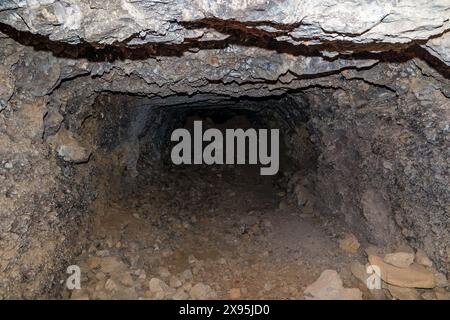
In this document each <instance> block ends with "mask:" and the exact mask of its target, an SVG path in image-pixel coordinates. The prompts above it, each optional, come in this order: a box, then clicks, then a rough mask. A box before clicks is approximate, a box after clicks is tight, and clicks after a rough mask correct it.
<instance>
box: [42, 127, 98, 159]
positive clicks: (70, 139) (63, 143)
mask: <svg viewBox="0 0 450 320" xmlns="http://www.w3.org/2000/svg"><path fill="white" fill-rule="evenodd" d="M48 142H49V144H50V145H51V146H52V147H53V148H54V149H55V150H56V152H57V153H58V155H59V156H60V157H62V158H63V159H64V161H68V162H74V163H82V162H87V161H88V160H89V157H90V156H91V151H89V150H88V149H87V148H86V147H84V146H83V145H82V144H81V143H80V142H79V141H78V140H77V139H76V138H75V136H74V134H73V133H72V132H70V131H68V130H67V129H60V130H59V131H58V133H57V134H56V135H54V136H51V137H49V138H48Z"/></svg>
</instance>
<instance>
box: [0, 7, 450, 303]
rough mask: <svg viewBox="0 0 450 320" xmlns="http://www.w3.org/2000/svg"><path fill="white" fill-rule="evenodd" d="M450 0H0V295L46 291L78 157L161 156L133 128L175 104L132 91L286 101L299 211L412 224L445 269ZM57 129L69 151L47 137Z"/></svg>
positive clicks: (130, 162)
mask: <svg viewBox="0 0 450 320" xmlns="http://www.w3.org/2000/svg"><path fill="white" fill-rule="evenodd" d="M449 10H450V3H449V2H448V1H447V0H440V1H384V2H377V1H347V2H341V1H333V0H331V1H296V0H292V1H281V2H280V1H270V0H268V1H266V0H264V1H261V0H254V1H253V0H249V1H244V2H242V1H238V2H236V1H211V0H209V1H183V0H179V1H175V2H168V3H162V2H160V1H150V0H143V1H125V0H121V1H108V2H104V1H94V0H90V1H81V0H72V1H53V0H37V1H2V2H1V4H0V23H1V24H0V31H1V33H0V66H1V67H0V123H1V126H0V191H1V193H0V194H1V198H0V234H1V237H0V248H2V249H0V268H1V270H0V271H1V272H0V297H36V296H42V295H43V294H45V293H46V292H49V290H50V288H51V287H52V286H53V285H54V282H56V281H55V280H54V277H53V273H54V272H57V271H60V270H62V268H63V266H64V261H69V260H70V257H71V256H72V255H73V254H74V253H75V252H76V251H77V250H80V249H81V248H82V246H83V242H84V241H85V237H84V232H85V231H87V229H88V221H89V219H91V218H92V216H91V215H90V211H89V210H88V208H89V206H90V205H91V204H92V202H93V199H94V198H95V197H96V195H97V194H98V193H100V191H98V190H97V191H96V190H95V185H94V182H93V176H95V172H96V171H97V170H98V168H97V167H96V164H94V162H93V161H88V160H89V159H90V156H92V157H94V158H95V157H96V156H99V155H100V154H101V152H100V151H98V150H101V149H102V148H103V149H104V150H107V152H109V154H110V155H112V157H113V158H114V159H118V161H117V162H118V163H120V165H123V166H125V167H127V168H128V170H129V171H133V172H135V170H136V162H137V158H138V157H139V155H140V154H141V153H142V152H144V151H145V152H147V153H149V154H152V156H154V158H155V159H157V158H158V157H159V155H158V148H159V146H154V145H151V144H146V145H145V146H146V147H148V146H149V145H151V146H152V147H148V148H149V149H148V150H147V149H142V148H141V146H140V145H139V143H138V140H139V139H140V138H141V137H142V136H145V134H146V133H145V132H146V131H145V130H146V129H148V128H147V127H146V126H145V125H144V122H145V121H147V122H151V123H152V124H154V125H155V126H157V127H159V128H160V129H159V130H160V131H151V130H150V131H151V132H152V133H151V134H154V135H153V136H152V135H151V134H147V135H146V136H145V139H147V141H157V140H158V139H161V136H162V134H163V133H164V132H166V131H168V130H169V128H170V127H171V126H172V125H173V124H171V117H172V116H171V114H170V113H168V114H165V115H163V116H161V113H157V112H154V111H153V110H154V109H148V108H141V107H142V106H143V105H146V106H151V107H152V108H155V110H156V109H157V108H164V107H165V106H180V105H181V106H184V107H187V108H189V107H190V106H194V105H195V106H196V107H198V106H208V105H217V104H221V105H227V104H231V103H234V102H233V101H235V100H236V99H239V98H240V99H242V98H243V97H245V98H246V99H248V98H258V99H261V98H267V99H269V98H270V99H280V97H282V99H284V100H282V101H283V108H281V111H279V112H280V114H281V116H280V117H281V118H283V119H289V127H291V128H294V129H295V130H294V131H295V132H296V134H293V135H291V136H290V137H289V139H288V141H286V144H287V145H289V146H290V150H291V151H292V155H293V158H294V159H297V161H298V162H299V163H303V162H304V161H309V160H307V158H308V156H307V155H305V152H304V151H302V150H298V149H296V147H295V146H296V145H297V146H298V145H300V143H299V141H300V140H301V139H304V138H305V134H304V135H302V132H306V136H307V137H308V140H309V139H310V145H311V148H310V150H309V149H308V154H312V156H311V157H313V158H317V160H314V161H317V163H316V169H315V170H312V169H311V170H310V172H309V173H308V174H309V175H308V179H307V180H308V181H307V183H304V185H305V186H306V187H305V186H303V189H305V188H307V189H308V191H309V192H311V193H312V192H314V197H309V198H308V199H309V202H308V206H309V208H310V209H311V208H312V206H314V208H316V209H320V210H321V212H326V214H330V215H335V216H339V217H342V220H343V221H344V223H346V224H349V225H350V226H352V227H353V228H354V232H355V234H356V235H357V238H358V239H367V240H368V241H370V242H372V243H375V244H378V245H383V246H387V245H389V244H390V243H395V242H397V241H398V240H400V239H404V240H407V241H408V242H409V243H410V244H411V246H413V247H415V248H423V249H424V250H425V252H426V254H427V255H428V256H429V257H430V258H431V259H432V260H433V262H434V263H435V264H436V266H437V267H438V268H439V269H440V270H441V271H446V272H448V270H449V269H450V239H449V237H448V228H449V226H448V221H450V217H449V214H450V207H449V206H448V203H449V200H450V191H449V187H448V182H449V180H450V177H449V168H450V162H449V161H450V160H449V159H450V154H449V144H450V140H449V136H450V135H449V131H450V102H449V101H450V100H449V97H450V81H449V67H448V65H449V57H448V52H449V50H448V48H449V36H448V32H447V30H448V29H449V23H450V22H449V19H448V13H449ZM99 100H101V101H102V103H101V104H102V105H103V106H104V108H103V109H101V110H96V109H95V108H94V105H96V104H98V101H99ZM256 101H258V100H256ZM245 103H246V104H247V102H245ZM248 105H250V106H247V108H249V109H252V110H255V109H257V108H259V106H258V103H248ZM108 106H109V108H108ZM123 106H126V107H127V108H129V109H127V111H123ZM121 110H122V111H121ZM130 110H132V111H130ZM265 110H270V106H269V107H268V108H266V109H265ZM265 112H266V111H265ZM173 118H176V114H175V115H173ZM144 120H145V121H144ZM102 121H103V122H102ZM99 123H107V124H109V125H111V128H109V130H106V129H105V128H106V127H102V129H104V130H103V131H102V130H100V129H99V128H100V127H99V126H98V125H99ZM119 123H120V124H119ZM102 125H103V124H102ZM117 126H120V128H121V130H122V131H120V133H121V135H120V137H121V139H122V140H121V142H122V143H120V141H118V138H117V137H118V136H114V132H119V130H116V128H117ZM160 133H161V134H160ZM61 136H64V137H66V138H67V137H69V138H67V139H66V140H70V141H69V142H70V146H71V148H72V149H71V150H72V151H76V152H75V153H73V152H72V153H71V154H70V157H65V156H67V154H65V153H64V154H61V148H60V147H61V145H62V144H61V143H52V141H53V142H55V141H56V142H58V141H60V140H61V139H59V140H58V137H61ZM74 137H76V139H75V138H74ZM124 137H125V138H124ZM81 140H83V141H81ZM124 141H125V142H126V143H123V142H124ZM301 145H302V146H304V145H306V144H301ZM91 152H92V155H91ZM97 160H98V159H97ZM152 161H153V160H152ZM309 169H310V168H308V170H309ZM292 176H294V173H292ZM293 184H297V182H293ZM293 189H294V190H295V188H293ZM299 189H301V188H297V189H296V190H299ZM299 196H300V195H299ZM310 198H311V199H312V198H314V199H315V201H313V200H311V199H310ZM300 202H301V203H302V205H306V201H304V200H303V201H300ZM313 202H314V203H313ZM311 210H312V209H311ZM80 230H81V231H82V232H80Z"/></svg>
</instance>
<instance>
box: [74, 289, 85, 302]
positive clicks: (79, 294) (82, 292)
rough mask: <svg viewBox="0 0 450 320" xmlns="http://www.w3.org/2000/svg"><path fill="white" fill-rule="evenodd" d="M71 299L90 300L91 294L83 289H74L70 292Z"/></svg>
mask: <svg viewBox="0 0 450 320" xmlns="http://www.w3.org/2000/svg"><path fill="white" fill-rule="evenodd" d="M70 299H72V300H89V294H88V293H87V292H86V291H85V290H83V289H81V290H76V289H75V290H72V292H71V293H70Z"/></svg>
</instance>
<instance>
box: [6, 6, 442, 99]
mask: <svg viewBox="0 0 450 320" xmlns="http://www.w3.org/2000/svg"><path fill="white" fill-rule="evenodd" d="M412 4H414V5H412ZM449 10H450V3H449V2H448V1H447V0H441V1H433V2H430V1H419V2H417V1H400V2H397V1H389V2H385V3H379V2H375V1H362V2H355V3H353V2H345V3H341V2H339V1H259V0H255V1H245V2H243V3H241V2H240V1H239V2H233V1H231V2H228V1H175V2H173V1H170V2H161V1H109V2H107V3H103V2H101V1H93V0H91V1H76V0H72V1H51V0H45V1H31V2H30V1H27V2H26V1H3V2H2V3H1V4H0V22H1V25H0V31H1V32H2V37H3V38H5V37H6V38H7V37H11V38H13V39H14V40H16V41H18V42H20V43H22V44H26V45H29V46H27V47H20V48H19V50H17V44H16V42H15V41H13V40H9V41H8V40H7V41H5V43H6V44H7V45H6V46H5V48H4V50H5V53H6V55H5V56H4V57H3V59H2V60H3V61H2V65H3V67H2V68H0V73H1V74H2V80H1V81H2V82H3V83H2V84H3V87H4V89H3V90H2V92H0V94H1V96H0V99H2V101H3V104H5V103H6V101H7V100H8V99H9V98H10V96H11V94H12V92H13V90H14V89H15V87H17V88H16V89H17V91H19V92H20V91H22V92H26V94H29V93H31V94H32V95H34V96H44V95H47V94H49V93H50V92H52V91H53V90H54V89H55V88H57V87H59V86H61V84H64V82H67V81H69V80H76V79H77V78H83V79H82V82H80V83H77V84H76V85H77V87H78V88H80V91H81V92H83V94H84V95H87V92H93V91H95V92H99V91H109V92H122V93H123V92H127V93H131V94H136V95H147V96H159V97H167V96H171V95H174V94H176V93H182V94H187V95H193V94H196V93H200V94H213V95H221V94H223V95H228V96H230V95H231V96H264V95H277V94H282V93H284V92H286V91H289V90H293V89H294V90H295V89H302V88H310V87H334V88H338V87H340V86H341V85H342V84H341V83H340V81H339V79H340V78H339V77H337V78H333V77H332V76H333V75H336V74H339V73H340V71H343V70H361V69H364V70H367V69H370V68H371V67H373V66H375V65H376V64H378V63H380V62H382V63H389V62H402V61H403V62H404V61H408V60H410V59H411V58H420V59H421V60H424V61H427V63H428V64H430V65H432V66H434V67H435V69H436V70H437V71H439V72H440V73H441V74H444V75H446V76H448V65H449V63H450V60H449V56H448V54H449V52H450V50H449V46H450V36H449V33H448V32H447V30H448V28H449V25H450V22H449V19H448V16H449ZM32 47H34V49H38V50H39V51H37V52H38V54H36V51H32ZM13 51H14V54H13V55H8V52H13ZM393 52H396V54H395V56H396V57H395V58H392V56H393V55H392V53H393ZM20 56H21V57H22V58H21V59H20V61H19V57H20ZM13 66H14V69H15V70H13V71H14V72H13V73H17V74H18V75H19V77H18V78H14V76H12V74H11V72H10V69H11V67H13ZM30 66H33V68H32V69H31V70H30V68H29V67H30ZM91 76H92V77H91ZM343 76H344V77H350V78H352V77H353V78H355V77H357V78H359V79H362V80H364V81H367V82H369V83H375V85H386V82H389V81H391V80H392V81H394V80H395V79H389V75H387V74H384V75H383V76H381V77H379V79H374V77H373V76H370V75H367V73H361V74H358V75H357V76H356V75H354V74H352V73H351V72H349V73H343ZM386 76H387V78H388V79H385V77H386ZM20 77H31V78H32V79H33V88H26V87H24V88H21V85H22V84H21V83H20V82H21V81H20V80H21V79H20ZM390 78H392V76H391V77H390ZM75 83H76V82H75ZM70 85H71V86H73V85H74V82H73V81H70ZM394 87H395V85H394ZM81 88H82V89H81ZM393 90H395V88H394V89H393Z"/></svg>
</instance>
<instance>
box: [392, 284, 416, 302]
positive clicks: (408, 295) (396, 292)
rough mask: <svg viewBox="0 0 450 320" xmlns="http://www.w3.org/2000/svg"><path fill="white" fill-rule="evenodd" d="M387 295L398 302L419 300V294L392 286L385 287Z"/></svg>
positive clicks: (410, 289)
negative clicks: (387, 291)
mask: <svg viewBox="0 0 450 320" xmlns="http://www.w3.org/2000/svg"><path fill="white" fill-rule="evenodd" d="M386 289H387V290H389V293H390V294H391V295H392V296H393V297H394V298H395V299H398V300H421V296H420V294H419V292H418V291H417V290H415V289H412V288H402V287H397V286H392V285H389V284H388V285H386Z"/></svg>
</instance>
